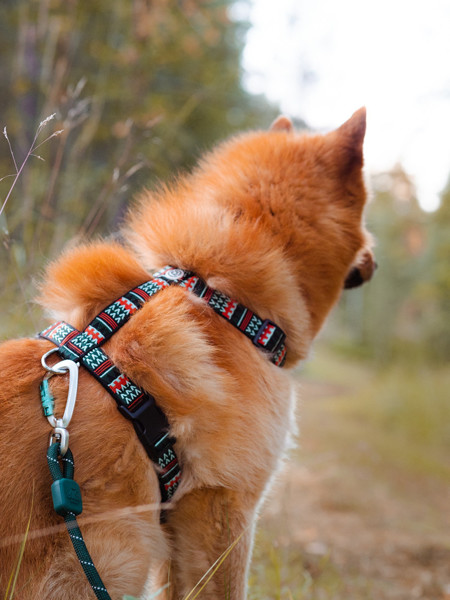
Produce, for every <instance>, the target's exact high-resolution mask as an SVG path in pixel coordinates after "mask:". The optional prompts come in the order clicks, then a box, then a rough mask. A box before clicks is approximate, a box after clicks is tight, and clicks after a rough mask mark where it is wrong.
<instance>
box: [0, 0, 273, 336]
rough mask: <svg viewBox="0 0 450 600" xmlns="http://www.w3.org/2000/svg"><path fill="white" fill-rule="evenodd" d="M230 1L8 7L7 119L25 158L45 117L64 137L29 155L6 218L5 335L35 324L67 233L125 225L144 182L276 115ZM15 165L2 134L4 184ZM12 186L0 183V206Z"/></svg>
mask: <svg viewBox="0 0 450 600" xmlns="http://www.w3.org/2000/svg"><path fill="white" fill-rule="evenodd" d="M229 5H230V1H227V0H215V1H212V0H210V1H208V0H183V1H182V2H176V3H174V2H169V1H168V0H152V1H150V0H132V1H130V2H122V1H120V0H113V1H106V0H99V1H97V2H94V3H92V2H91V3H89V2H81V1H80V0H74V1H71V2H66V1H65V0H19V1H17V2H3V3H1V5H0V18H1V22H2V36H1V38H0V51H1V55H2V62H1V65H0V81H1V84H2V99H1V103H2V104H1V109H0V114H1V119H2V122H3V123H2V128H3V126H5V125H6V126H7V131H8V136H9V139H10V140H11V144H12V146H13V149H14V152H15V155H16V157H17V162H18V163H21V161H22V157H23V156H24V155H25V154H26V152H27V150H28V148H29V147H30V145H31V140H32V138H33V136H34V134H35V131H36V127H37V125H38V124H39V123H40V122H41V121H42V120H43V119H45V117H47V116H48V115H50V114H52V113H56V121H55V122H54V129H55V130H59V129H63V130H64V132H63V133H62V135H61V136H60V137H59V138H58V139H57V140H51V143H48V144H46V146H45V147H43V148H41V149H40V152H39V153H40V155H41V157H42V158H43V159H45V162H43V161H42V160H38V159H37V158H35V157H32V158H31V159H30V161H29V162H28V164H27V167H26V169H24V171H23V172H22V173H21V177H20V179H19V180H18V182H17V185H16V187H15V189H14V192H13V194H12V195H11V198H10V201H9V202H8V205H7V207H6V209H5V211H4V213H3V214H2V215H1V217H0V238H1V239H0V241H1V242H2V243H1V245H0V261H1V264H2V265H3V268H2V270H1V272H0V285H1V287H2V289H3V290H4V291H5V294H4V298H3V302H4V306H5V309H4V311H11V312H10V313H9V312H7V313H6V316H7V318H6V319H4V320H3V322H2V324H1V329H0V335H2V336H6V335H11V334H13V333H17V332H18V331H23V332H29V331H30V330H31V331H33V329H37V328H38V327H39V326H38V324H37V322H36V321H37V320H38V319H39V313H38V312H37V311H36V310H35V308H34V307H33V306H32V305H30V298H31V297H32V295H33V293H34V290H33V287H32V286H31V285H30V284H31V278H32V277H36V275H37V274H38V273H39V270H40V268H41V266H42V265H43V264H44V263H45V262H46V261H47V260H48V259H49V258H52V257H54V256H56V255H57V254H58V253H59V252H60V251H61V249H62V248H63V246H64V245H65V244H67V243H68V241H69V240H71V239H72V238H75V239H80V238H86V237H87V238H89V237H92V236H93V235H95V234H98V233H108V232H109V231H112V230H114V229H116V227H117V225H118V223H119V222H120V220H121V219H122V217H123V214H124V212H125V211H126V208H127V206H128V205H129V203H130V201H131V199H132V198H133V196H134V194H135V193H136V192H137V191H138V190H140V189H141V188H142V187H143V185H147V186H149V185H152V184H153V183H154V182H155V180H157V179H159V178H163V179H166V178H168V177H171V176H173V175H174V174H176V172H177V171H178V170H179V169H184V168H189V167H190V166H192V164H193V163H194V162H195V160H196V158H197V157H198V155H199V154H200V153H201V152H202V151H203V150H204V149H205V148H208V147H209V146H210V145H212V143H213V142H214V143H215V142H217V140H220V139H221V138H223V137H225V136H226V135H229V134H230V133H232V132H233V131H235V130H237V129H242V128H245V127H250V126H251V127H254V126H258V125H261V124H264V126H266V125H267V123H268V122H269V120H270V119H271V118H272V116H273V113H272V111H271V110H270V109H268V108H267V105H265V104H263V103H262V102H261V101H260V100H257V99H254V98H253V97H251V96H249V95H248V94H246V93H245V92H244V91H243V90H242V88H241V85H240V64H239V58H240V52H241V47H242V43H243V33H244V32H245V26H244V25H243V24H242V23H237V22H234V21H233V20H232V19H231V17H230V16H229ZM0 141H1V140H0ZM14 173H15V167H14V164H13V161H12V158H11V155H10V152H9V148H8V144H7V143H6V140H3V143H0V179H1V178H2V177H3V176H6V175H9V174H14ZM10 183H11V179H8V178H7V179H4V180H3V181H2V182H0V199H1V202H0V205H1V204H2V203H3V199H4V198H5V197H6V196H7V193H8V190H9V185H10ZM5 265H6V268H5ZM9 307H11V309H10V308H9ZM18 313H19V318H16V317H15V316H14V315H17V314H18ZM10 316H11V320H10V319H9V317H10Z"/></svg>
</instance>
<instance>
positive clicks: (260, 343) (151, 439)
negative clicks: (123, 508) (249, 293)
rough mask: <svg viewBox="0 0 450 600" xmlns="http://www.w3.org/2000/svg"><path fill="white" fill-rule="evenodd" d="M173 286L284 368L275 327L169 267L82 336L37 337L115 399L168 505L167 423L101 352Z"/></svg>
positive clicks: (59, 332)
mask: <svg viewBox="0 0 450 600" xmlns="http://www.w3.org/2000/svg"><path fill="white" fill-rule="evenodd" d="M171 285H179V286H181V287H183V288H185V289H186V290H189V291H191V292H192V293H194V294H195V295H197V296H198V297H199V298H202V299H203V300H205V302H207V303H208V305H209V306H211V308H212V309H213V310H214V311H215V312H216V313H218V314H219V315H220V316H221V317H223V318H224V319H226V320H227V321H229V322H230V323H231V324H232V325H234V327H236V328H237V329H239V331H241V332H242V333H244V335H246V336H247V337H248V338H250V339H251V340H252V342H253V343H254V344H255V346H257V347H258V348H260V349H261V350H264V351H265V352H267V354H268V358H269V360H270V361H271V362H272V363H274V364H275V365H277V366H280V367H281V366H282V365H283V364H284V361H285V357H286V346H285V343H284V342H285V338H286V336H285V334H284V332H283V331H282V330H281V329H280V328H279V327H278V326H277V325H275V323H272V321H269V320H263V319H261V318H260V317H259V316H258V315H257V314H255V313H254V312H252V311H251V310H249V309H248V308H246V307H245V306H243V305H242V304H239V303H238V302H236V301H235V300H232V299H231V298H229V297H228V296H226V295H225V294H222V293H221V292H219V291H217V290H214V289H212V288H210V287H208V286H207V285H206V283H205V282H204V281H203V280H202V279H200V277H197V276H196V275H195V274H194V273H192V272H190V271H185V270H183V269H176V268H173V267H170V266H168V267H164V268H163V269H161V271H159V272H158V273H156V274H155V275H154V276H153V279H151V280H150V281H146V282H145V283H143V284H141V285H139V286H137V287H136V288H134V289H132V290H130V291H129V292H127V293H126V294H124V295H123V296H121V297H120V298H118V299H117V300H116V301H115V302H113V303H112V304H110V305H108V306H107V307H106V308H104V309H103V310H102V312H100V313H99V314H98V315H97V316H96V317H95V318H94V319H93V320H92V321H91V322H90V323H89V325H88V326H87V327H86V328H85V329H84V331H78V329H75V328H74V327H72V325H69V324H68V323H66V322H64V321H58V322H57V323H54V324H53V325H51V326H50V327H48V328H47V329H45V330H44V331H42V332H41V333H40V334H39V336H40V337H42V338H45V339H47V340H49V341H50V342H52V343H53V344H55V345H56V346H58V349H59V350H58V353H59V354H60V355H61V356H62V357H63V358H65V359H69V360H73V361H75V362H80V363H81V364H82V365H83V366H84V367H85V368H86V369H87V370H88V371H89V372H90V373H91V374H92V375H93V376H94V377H95V379H97V381H98V382H99V383H100V384H101V385H102V386H103V387H104V388H105V390H106V391H107V392H109V394H111V395H112V397H113V398H114V400H115V401H116V403H117V406H118V409H119V411H120V412H121V413H122V415H123V416H125V417H126V418H127V419H130V420H131V422H132V423H133V426H134V428H135V431H136V434H137V436H138V438H139V440H140V441H141V443H142V445H143V446H144V448H145V450H146V452H147V454H148V456H149V458H150V459H151V460H152V461H153V462H154V463H155V464H156V465H158V469H157V474H158V478H159V485H160V489H161V500H162V502H167V501H169V500H170V498H171V497H172V496H173V494H174V493H175V491H176V489H177V487H178V485H179V483H180V478H181V470H180V465H179V463H178V458H177V456H176V454H175V451H174V448H173V446H174V444H175V441H176V440H175V438H174V437H172V436H170V435H169V433H168V431H169V422H168V420H167V417H166V415H165V414H164V413H163V412H162V410H161V409H160V408H159V407H158V406H157V404H156V401H155V398H154V397H153V396H152V395H151V394H149V393H148V392H146V391H144V390H142V389H141V388H140V387H139V386H137V385H136V384H135V383H133V381H131V379H129V378H128V377H127V376H126V375H125V374H124V373H121V372H120V370H119V369H118V368H117V367H116V366H115V365H114V363H113V362H112V361H111V359H110V358H109V357H108V355H107V354H106V353H105V352H104V351H103V350H102V349H101V348H100V346H101V345H102V344H104V343H105V342H106V341H107V340H108V339H109V338H111V336H112V335H113V334H114V333H115V332H116V331H117V330H118V329H120V327H122V326H123V325H124V324H125V323H126V322H127V321H128V319H129V318H130V317H131V316H132V315H133V314H134V313H135V312H136V311H137V310H139V309H140V308H141V307H142V306H143V304H144V303H145V302H146V301H147V300H149V298H151V297H152V296H154V295H155V294H156V293H157V292H159V291H161V290H163V289H165V288H167V287H169V286H171Z"/></svg>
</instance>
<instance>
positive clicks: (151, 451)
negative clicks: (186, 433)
mask: <svg viewBox="0 0 450 600" xmlns="http://www.w3.org/2000/svg"><path fill="white" fill-rule="evenodd" d="M117 408H118V409H119V412H120V413H121V414H122V415H123V416H124V417H125V418H127V419H128V420H130V421H131V422H132V424H133V427H134V429H135V431H136V435H137V436H138V438H139V440H140V441H141V443H142V445H143V446H144V448H145V450H146V452H147V454H148V455H149V457H150V458H151V459H152V460H153V461H154V462H158V456H159V454H160V449H159V448H158V445H159V444H158V442H160V440H161V439H163V438H165V437H167V438H168V439H169V442H170V441H171V442H172V443H174V442H175V440H174V438H172V437H169V436H168V435H167V431H168V429H169V423H168V421H167V417H166V415H165V414H164V413H163V412H162V410H161V409H160V408H159V407H158V406H157V405H156V403H155V401H154V399H153V398H152V397H151V396H147V398H146V400H145V401H144V402H143V403H142V405H141V406H139V408H138V409H137V410H135V411H131V410H129V409H128V408H127V407H126V406H125V405H124V404H118V405H117ZM161 434H162V435H161Z"/></svg>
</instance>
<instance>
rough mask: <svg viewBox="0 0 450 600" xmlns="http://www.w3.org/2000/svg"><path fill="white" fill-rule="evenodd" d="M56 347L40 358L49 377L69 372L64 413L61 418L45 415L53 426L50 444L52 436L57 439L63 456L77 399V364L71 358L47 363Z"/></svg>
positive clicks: (67, 444)
mask: <svg viewBox="0 0 450 600" xmlns="http://www.w3.org/2000/svg"><path fill="white" fill-rule="evenodd" d="M57 350H58V348H52V349H51V350H49V351H48V352H46V353H45V354H44V356H43V357H42V359H41V363H42V366H43V367H44V368H45V369H47V371H49V373H50V377H52V376H53V375H63V374H65V373H67V372H68V373H69V389H68V392H67V402H66V407H65V409H64V415H63V417H62V419H57V418H56V417H55V415H49V416H47V420H48V422H49V423H50V425H51V426H52V427H53V431H52V433H51V434H50V445H51V444H53V440H54V438H56V439H58V440H59V443H60V454H61V456H64V455H65V454H66V452H67V449H68V447H69V432H68V431H67V427H68V425H69V423H70V420H71V419H72V415H73V410H74V408H75V402H76V399H77V391H78V368H79V366H80V365H79V364H77V363H76V362H74V361H73V360H60V361H59V362H57V363H56V364H54V365H52V366H51V367H50V366H48V365H47V362H46V359H47V357H48V356H49V355H50V354H53V352H55V351H57Z"/></svg>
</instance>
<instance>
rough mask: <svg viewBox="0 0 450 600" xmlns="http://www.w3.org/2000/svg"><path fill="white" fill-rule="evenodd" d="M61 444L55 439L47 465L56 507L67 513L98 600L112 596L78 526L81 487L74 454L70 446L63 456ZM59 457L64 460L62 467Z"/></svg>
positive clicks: (68, 524) (79, 556) (80, 508)
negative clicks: (75, 471) (77, 478)
mask: <svg viewBox="0 0 450 600" xmlns="http://www.w3.org/2000/svg"><path fill="white" fill-rule="evenodd" d="M60 446H61V445H60V443H59V442H54V443H52V445H51V446H49V448H48V450H47V462H48V468H49V469H50V473H51V476H52V479H53V483H52V499H53V506H54V508H55V511H56V512H57V513H58V514H59V515H61V516H62V517H64V521H65V522H66V527H67V532H68V534H69V537H70V540H71V542H72V545H73V548H74V550H75V553H76V555H77V557H78V560H79V561H80V565H81V566H82V568H83V571H84V574H85V575H86V578H87V580H88V581H89V583H90V585H91V588H92V590H93V592H94V594H95V595H96V597H97V598H98V600H111V597H110V595H109V594H108V592H107V591H106V588H105V586H104V584H103V581H102V579H101V577H100V575H99V574H98V571H97V569H96V568H95V565H94V563H93V562H92V558H91V555H90V554H89V551H88V549H87V548H86V544H85V542H84V539H83V535H82V533H81V531H80V528H79V527H78V523H77V517H76V516H77V515H79V514H80V513H81V512H82V510H83V504H82V500H81V491H80V487H79V485H78V483H77V482H76V481H75V480H74V478H73V474H74V470H75V463H74V459H73V454H72V452H71V451H70V448H67V450H66V453H65V455H64V456H61V455H60ZM58 459H60V460H61V462H62V464H63V468H62V470H61V465H60V462H59V460H58Z"/></svg>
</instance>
